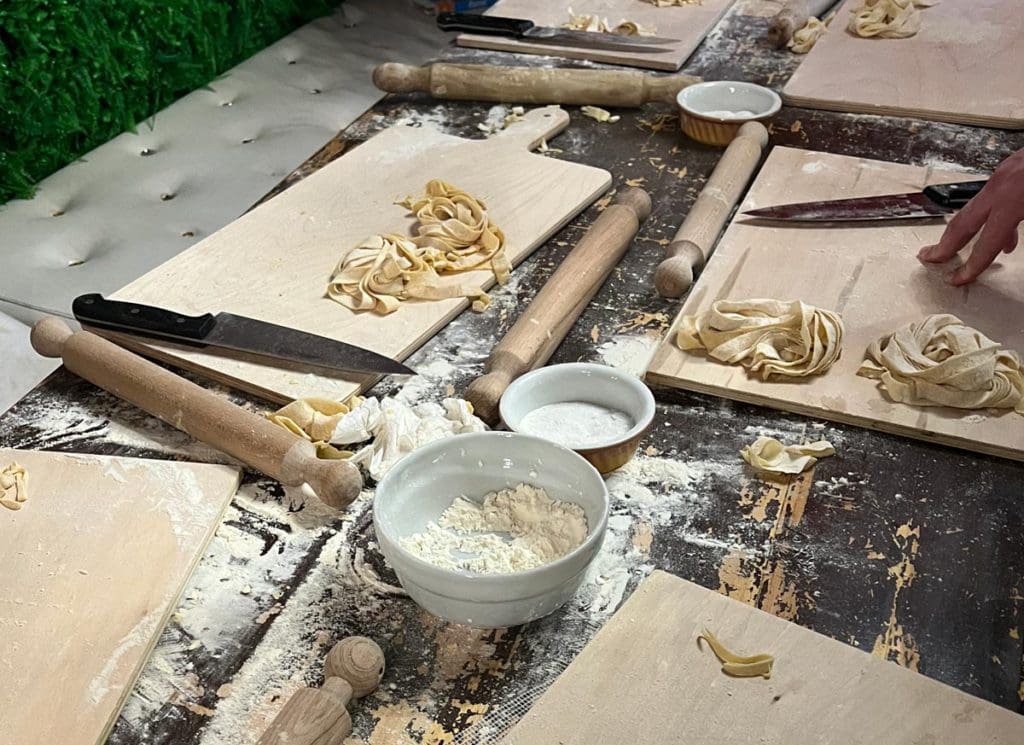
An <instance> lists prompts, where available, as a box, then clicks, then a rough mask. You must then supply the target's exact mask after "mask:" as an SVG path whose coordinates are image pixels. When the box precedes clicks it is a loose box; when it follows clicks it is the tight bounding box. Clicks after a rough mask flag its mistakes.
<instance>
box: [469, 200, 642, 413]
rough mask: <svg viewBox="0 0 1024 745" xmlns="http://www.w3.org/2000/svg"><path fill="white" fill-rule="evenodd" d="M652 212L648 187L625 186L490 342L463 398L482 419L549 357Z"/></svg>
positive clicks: (492, 411)
mask: <svg viewBox="0 0 1024 745" xmlns="http://www.w3.org/2000/svg"><path fill="white" fill-rule="evenodd" d="M650 214H651V198H650V196H648V194H647V192H645V191H644V190H643V189H636V188H628V189H623V191H622V192H621V193H619V195H618V196H616V197H615V199H614V200H613V201H612V203H611V204H609V205H608V207H607V208H606V209H605V211H604V212H602V213H601V215H600V216H599V217H598V218H597V219H596V220H595V221H594V224H593V225H591V226H590V229H589V230H587V232H586V234H585V235H584V236H583V238H581V239H580V242H579V243H577V244H576V247H575V248H573V250H572V251H570V252H569V255H568V256H566V257H565V260H564V261H562V263H561V264H560V265H559V267H558V269H556V270H555V273H554V274H552V275H551V278H550V279H549V280H548V281H547V282H546V283H545V284H544V286H543V287H542V288H541V290H540V292H538V293H537V296H536V297H535V298H534V299H533V301H532V302H531V303H530V305H529V306H528V307H527V308H526V310H525V311H523V314H522V315H521V316H520V317H519V320H517V321H516V323H515V325H513V326H512V328H511V329H509V330H508V333H506V334H505V336H504V337H503V338H502V340H501V341H500V342H498V344H497V345H496V346H495V347H494V349H493V351H492V352H491V355H490V357H488V358H487V363H486V365H485V366H484V371H485V373H486V374H485V375H483V376H482V377H479V378H477V379H476V380H474V381H473V382H472V383H470V385H469V388H468V389H467V390H466V399H467V400H468V401H469V402H470V403H471V404H473V409H474V411H475V412H476V414H477V415H478V416H479V417H480V418H481V419H483V420H484V421H485V422H489V423H491V424H494V423H495V422H497V420H498V400H499V399H500V398H501V394H502V393H504V392H505V389H506V388H508V386H509V384H510V383H512V381H513V380H515V379H516V378H518V377H519V376H520V375H523V374H524V373H527V372H529V371H530V370H533V369H535V368H537V367H540V366H541V365H543V364H544V363H545V362H547V361H548V360H549V359H550V358H551V355H552V354H553V353H554V351H555V349H556V348H557V347H558V345H559V344H560V343H561V341H562V339H564V338H565V335H566V334H567V333H569V329H571V328H572V325H573V324H574V323H575V322H576V319H577V318H579V315H580V313H582V312H583V309H584V308H586V307H587V303H589V302H590V300H591V298H593V297H594V295H595V294H597V291H598V290H599V289H600V287H601V285H602V284H604V281H605V280H606V279H607V278H608V275H609V274H611V271H612V269H614V268H615V266H616V265H617V264H618V263H619V261H620V260H621V259H622V256H623V255H624V254H625V253H626V250H627V249H628V248H629V246H630V244H631V243H632V242H633V238H634V237H635V236H636V234H637V231H638V230H639V229H640V223H642V222H643V221H644V220H646V219H647V217H648V215H650Z"/></svg>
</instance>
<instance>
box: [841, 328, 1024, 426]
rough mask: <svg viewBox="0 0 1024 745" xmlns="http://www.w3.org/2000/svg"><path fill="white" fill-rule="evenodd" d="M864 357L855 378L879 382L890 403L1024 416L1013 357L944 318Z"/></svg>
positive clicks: (877, 345)
mask: <svg viewBox="0 0 1024 745" xmlns="http://www.w3.org/2000/svg"><path fill="white" fill-rule="evenodd" d="M866 356H867V359H865V360H864V362H863V363H862V364H861V366H860V369H859V370H858V371H857V374H858V375H861V376H863V377H866V378H873V379H875V380H878V381H879V386H880V387H881V388H882V390H884V391H885V392H886V394H888V396H889V398H891V399H892V400H893V401H899V402H901V403H906V404H913V405H915V406H951V407H954V408H957V409H986V408H995V409H1014V410H1015V411H1017V412H1018V413H1024V374H1022V372H1021V364H1020V358H1019V357H1018V356H1017V354H1016V352H1013V351H1010V350H1008V349H1004V348H1003V346H1002V345H1001V344H1000V343H999V342H995V341H992V340H991V339H989V338H988V337H987V336H985V335H984V334H982V333H981V332H980V331H978V330H976V329H973V328H971V327H969V326H965V325H964V323H963V322H962V321H961V320H960V319H959V318H957V317H956V316H952V315H949V314H948V313H938V314H935V315H931V316H928V317H927V318H925V319H924V320H922V321H919V322H917V323H910V324H907V325H906V326H903V327H902V328H899V329H897V330H896V331H894V332H893V333H891V334H888V335H887V336H883V337H882V338H881V339H878V340H877V341H875V342H873V343H872V344H871V346H869V347H868V349H867V352H866Z"/></svg>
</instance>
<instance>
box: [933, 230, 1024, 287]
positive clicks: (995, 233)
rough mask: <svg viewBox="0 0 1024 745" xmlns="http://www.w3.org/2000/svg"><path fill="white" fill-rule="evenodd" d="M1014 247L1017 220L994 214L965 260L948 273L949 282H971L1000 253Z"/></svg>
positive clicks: (956, 283)
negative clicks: (957, 267)
mask: <svg viewBox="0 0 1024 745" xmlns="http://www.w3.org/2000/svg"><path fill="white" fill-rule="evenodd" d="M1016 247H1017V221H1016V220H1015V219H1014V218H1013V217H1012V216H1009V217H1007V216H1006V215H1003V214H998V213H997V214H994V215H993V216H992V218H991V219H990V220H989V221H988V222H987V223H985V227H984V228H983V229H982V231H981V235H979V236H978V240H977V242H976V243H975V244H974V248H972V249H971V255H970V256H969V257H968V258H967V261H966V262H964V265H963V266H962V267H960V268H959V269H957V270H956V271H955V272H953V273H952V274H951V275H950V277H949V282H950V284H952V285H957V286H959V285H965V284H968V283H970V282H973V281H974V280H975V279H977V278H978V276H979V275H980V274H981V273H982V272H984V271H985V270H986V269H988V268H989V266H991V264H992V262H993V261H995V260H996V257H997V256H999V254H1000V253H1002V252H1006V253H1010V252H1011V251H1013V249H1014V248H1016Z"/></svg>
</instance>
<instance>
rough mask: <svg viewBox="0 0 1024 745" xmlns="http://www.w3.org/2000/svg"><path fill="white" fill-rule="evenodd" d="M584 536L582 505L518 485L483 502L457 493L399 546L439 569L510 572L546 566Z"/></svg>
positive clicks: (526, 485) (530, 487) (585, 534)
mask: <svg viewBox="0 0 1024 745" xmlns="http://www.w3.org/2000/svg"><path fill="white" fill-rule="evenodd" d="M500 534H506V535H508V536H510V538H511V539H510V540H506V539H505V538H504V537H503V536H502V535H500ZM586 537H587V519H586V516H585V515H584V514H583V508H582V507H580V506H579V505H578V504H574V503H572V502H563V501H560V500H556V499H552V498H551V497H550V496H548V494H547V492H545V491H544V490H543V489H540V488H537V487H534V486H530V485H529V484H519V485H518V486H516V487H513V488H511V489H502V490H501V491H498V492H493V493H491V494H488V495H487V496H486V497H484V500H483V503H482V504H481V503H477V502H474V501H472V500H470V499H466V498H465V497H456V498H455V501H454V502H452V505H451V507H449V508H448V509H447V510H445V511H444V513H443V514H442V515H441V517H440V518H438V520H437V521H436V522H431V523H428V525H427V529H426V530H425V531H423V532H422V533H416V534H415V535H411V536H408V537H406V538H403V539H402V540H401V544H402V547H403V548H405V549H406V550H408V551H411V552H412V553H413V554H415V555H416V556H418V557H419V558H421V559H423V560H424V561H428V562H430V563H431V564H434V565H435V566H439V567H442V568H443V569H455V570H459V569H462V570H466V571H470V572H476V573H479V574H508V573H510V572H519V571H523V570H526V569H533V568H535V567H539V566H543V565H545V564H549V563H551V562H552V561H554V560H555V559H558V558H560V557H562V556H565V555H566V554H567V553H569V552H570V551H572V550H573V549H574V548H576V547H577V546H579V545H580V544H581V543H583V540H584V539H585V538H586Z"/></svg>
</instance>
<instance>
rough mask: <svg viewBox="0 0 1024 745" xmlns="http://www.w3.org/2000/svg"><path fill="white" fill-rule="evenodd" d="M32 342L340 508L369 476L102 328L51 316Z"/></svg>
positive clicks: (37, 329)
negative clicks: (77, 326)
mask: <svg viewBox="0 0 1024 745" xmlns="http://www.w3.org/2000/svg"><path fill="white" fill-rule="evenodd" d="M32 346H33V347H34V348H35V350H36V351H37V352H39V354H41V355H43V356H44V357H56V358H61V359H63V360H64V366H65V367H66V368H67V369H68V370H70V371H71V372H73V373H75V374H76V375H78V376H79V377H82V378H85V379H86V380H88V381H89V382H90V383H93V384H95V385H98V386H99V387H100V388H103V389H104V390H106V391H109V392H110V393H112V394H114V395H115V396H117V397H118V398H121V399H124V400H125V401H128V402H129V403H132V404H134V405H135V406H138V407H139V408H140V409H142V410H143V411H146V412H148V413H150V414H152V415H153V416H155V417H157V418H159V419H162V420H163V421H165V422H167V423H168V424H170V425H171V426H173V427H176V428H178V429H180V430H182V431H183V432H187V433H188V434H190V435H192V436H193V437H195V438H196V439H197V440H201V441H203V442H205V443H207V444H209V445H213V446H214V447H216V448H218V449H220V450H223V451H224V452H225V453H228V454H229V455H232V456H234V457H235V458H238V459H239V460H240V461H242V462H243V463H245V464H246V465H248V466H251V467H252V468H255V469H256V470H258V471H262V472H263V473H265V474H266V475H267V476H270V477H271V478H274V479H277V480H278V481H280V482H281V483H282V484H287V485H289V486H299V485H301V484H303V483H306V484H309V486H310V487H312V489H313V490H314V491H315V492H316V494H317V496H318V497H319V498H320V499H321V500H322V501H323V502H325V503H326V504H328V505H330V506H331V507H334V508H336V509H341V508H343V507H346V506H347V505H348V504H350V503H351V502H352V500H354V499H355V498H356V497H358V496H359V492H360V490H361V489H362V484H363V481H362V477H361V476H360V474H359V470H358V469H357V468H356V467H355V466H354V465H352V464H351V463H347V462H346V461H341V460H330V461H329V460H320V459H318V458H317V457H316V449H315V448H314V447H313V444H312V443H311V442H307V441H306V440H303V439H301V438H299V437H296V436H295V435H293V434H292V433H290V432H288V431H287V430H284V429H282V428H281V427H278V426H277V425H276V424H273V423H272V422H270V421H268V420H267V419H264V418H263V417H261V416H259V415H257V414H254V413H252V412H249V411H246V410H245V409H243V408H241V407H240V406H236V405H235V404H233V403H231V402H230V401H228V400H226V399H224V398H222V397H220V396H218V395H216V394H214V393H211V392H210V391H208V390H206V389H205V388H202V387H200V386H198V385H196V384H195V383H192V382H190V381H188V380H185V379H184V378H182V377H180V376H179V375H175V374H174V373H172V372H170V371H169V370H165V369H164V368H162V367H160V366H159V365H156V364H154V363H152V362H150V361H149V360H146V359H143V358H142V357H139V356H138V355H136V354H133V353H132V352H129V351H128V350H126V349H123V348H121V347H119V346H117V345H116V344H114V343H113V342H110V341H107V340H106V339H104V338H102V337H100V336H97V335H96V334H93V333H90V332H88V331H75V332H73V331H72V330H71V329H70V328H69V327H68V325H67V324H66V323H64V322H63V321H61V320H60V319H57V318H54V317H52V316H50V317H47V318H43V319H42V320H40V321H38V322H37V323H36V324H35V326H33V327H32Z"/></svg>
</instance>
